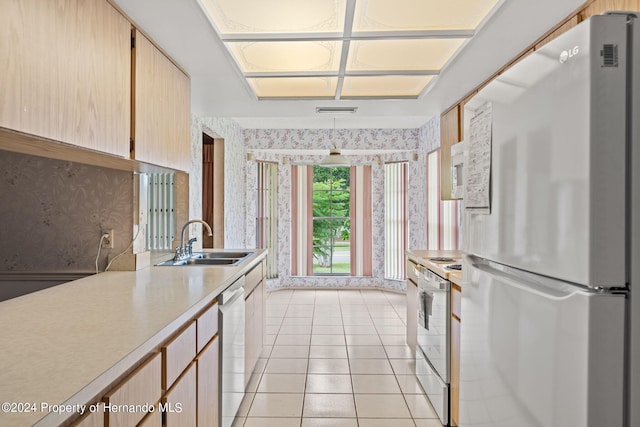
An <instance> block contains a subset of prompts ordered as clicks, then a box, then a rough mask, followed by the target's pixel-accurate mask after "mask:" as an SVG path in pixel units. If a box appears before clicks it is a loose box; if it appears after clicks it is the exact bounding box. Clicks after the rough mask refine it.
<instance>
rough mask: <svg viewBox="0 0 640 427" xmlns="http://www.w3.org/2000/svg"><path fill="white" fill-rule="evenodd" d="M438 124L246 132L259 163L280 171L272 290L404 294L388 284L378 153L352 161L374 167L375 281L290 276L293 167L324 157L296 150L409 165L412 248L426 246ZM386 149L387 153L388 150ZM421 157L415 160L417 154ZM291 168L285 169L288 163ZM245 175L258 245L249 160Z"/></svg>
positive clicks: (400, 286) (251, 234)
mask: <svg viewBox="0 0 640 427" xmlns="http://www.w3.org/2000/svg"><path fill="white" fill-rule="evenodd" d="M438 126H439V121H438V118H433V119H431V120H429V122H428V123H427V124H426V125H425V126H424V127H423V128H420V129H373V130H372V129H355V130H354V129H339V130H337V131H334V130H332V129H330V130H291V129H289V130H287V129H266V130H264V129H251V130H245V131H244V132H243V135H244V146H245V147H246V148H247V149H248V150H250V151H251V152H252V153H253V156H254V159H255V160H263V161H273V162H278V163H279V164H280V166H279V188H278V191H279V218H278V219H279V224H278V236H279V237H278V251H279V253H278V257H279V258H278V274H279V279H278V280H275V281H270V283H268V287H269V288H274V287H287V286H324V287H349V286H354V287H370V286H379V287H384V288H389V289H395V290H404V288H405V283H404V282H403V281H392V280H385V279H384V247H385V245H384V166H383V165H377V164H376V162H375V154H363V155H356V156H349V158H350V159H351V160H352V162H353V163H354V164H371V165H372V175H373V176H372V185H373V189H372V190H373V194H372V203H373V206H374V210H373V233H372V234H373V277H372V278H368V277H367V278H360V277H331V278H329V277H292V276H291V268H290V266H291V253H290V250H289V248H290V234H291V233H290V229H291V210H290V201H291V164H292V163H298V164H300V163H302V164H305V163H306V164H310V163H318V162H319V161H320V160H321V159H322V158H323V157H324V155H315V154H314V155H307V154H304V152H298V153H296V151H295V150H317V149H324V150H329V148H331V147H332V145H333V143H334V140H335V142H336V145H337V146H338V147H340V148H342V149H347V150H379V151H380V152H381V153H383V154H381V158H382V160H383V162H389V161H401V160H408V161H409V165H410V166H409V189H408V191H409V207H408V212H409V215H410V224H409V247H410V248H424V247H425V246H426V193H425V191H424V188H425V185H426V153H427V147H428V146H429V147H431V148H433V146H434V145H435V144H436V141H438V142H439V127H438ZM384 150H386V151H384ZM415 154H417V155H418V159H417V160H416V161H414V160H413V157H414V155H415ZM285 157H286V158H287V164H283V160H284V158H285ZM245 163H246V164H245V169H246V171H247V193H246V194H247V202H246V206H247V217H246V218H247V220H246V224H245V227H246V230H247V237H246V241H247V243H249V244H254V242H255V216H256V205H257V204H256V195H257V193H256V189H255V183H256V173H257V172H256V171H257V168H256V163H255V161H245Z"/></svg>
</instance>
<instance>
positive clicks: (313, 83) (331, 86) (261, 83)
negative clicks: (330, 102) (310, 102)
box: [247, 77, 338, 98]
mask: <svg viewBox="0 0 640 427" xmlns="http://www.w3.org/2000/svg"><path fill="white" fill-rule="evenodd" d="M247 81H248V82H249V84H250V85H251V87H252V89H253V91H254V93H255V94H256V96H258V97H259V98H318V97H329V98H333V97H334V96H335V93H336V87H337V85H338V78H337V77H270V78H248V79H247Z"/></svg>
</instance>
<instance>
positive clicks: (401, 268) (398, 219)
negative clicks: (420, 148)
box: [384, 162, 408, 280]
mask: <svg viewBox="0 0 640 427" xmlns="http://www.w3.org/2000/svg"><path fill="white" fill-rule="evenodd" d="M407 180H408V165H407V163H406V162H401V163H387V164H385V165H384V241H385V251H384V272H385V278H386V279H394V280H404V279H405V278H406V277H405V276H406V264H405V252H406V250H407V234H408V232H407V222H408V218H407Z"/></svg>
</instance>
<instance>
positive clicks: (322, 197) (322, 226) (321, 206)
mask: <svg viewBox="0 0 640 427" xmlns="http://www.w3.org/2000/svg"><path fill="white" fill-rule="evenodd" d="M350 183H351V172H350V169H349V168H343V167H339V168H325V167H321V166H314V167H313V274H314V275H319V274H345V275H348V274H350V273H351V256H350V254H351V247H350V232H351V216H350V212H351V209H350V200H351V189H350V186H351V184H350Z"/></svg>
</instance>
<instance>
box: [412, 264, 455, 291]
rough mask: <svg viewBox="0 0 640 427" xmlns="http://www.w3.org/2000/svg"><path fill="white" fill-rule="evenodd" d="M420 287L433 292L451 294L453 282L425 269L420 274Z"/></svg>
mask: <svg viewBox="0 0 640 427" xmlns="http://www.w3.org/2000/svg"><path fill="white" fill-rule="evenodd" d="M418 287H419V288H421V289H425V290H428V291H431V292H449V290H450V289H451V282H449V281H448V280H446V279H443V278H442V277H440V276H438V275H437V274H435V273H433V272H432V271H431V270H427V269H426V268H425V269H423V270H422V271H420V274H418Z"/></svg>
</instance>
